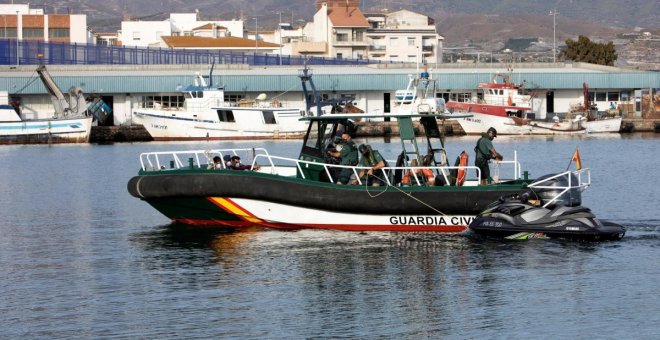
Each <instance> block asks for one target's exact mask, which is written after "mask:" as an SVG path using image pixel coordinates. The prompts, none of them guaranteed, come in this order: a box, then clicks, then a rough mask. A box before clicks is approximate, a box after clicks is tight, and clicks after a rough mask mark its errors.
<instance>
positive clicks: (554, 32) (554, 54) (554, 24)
mask: <svg viewBox="0 0 660 340" xmlns="http://www.w3.org/2000/svg"><path fill="white" fill-rule="evenodd" d="M557 14H559V12H557V8H556V7H555V9H554V10H553V11H550V15H552V62H553V63H556V62H557V21H556V16H557Z"/></svg>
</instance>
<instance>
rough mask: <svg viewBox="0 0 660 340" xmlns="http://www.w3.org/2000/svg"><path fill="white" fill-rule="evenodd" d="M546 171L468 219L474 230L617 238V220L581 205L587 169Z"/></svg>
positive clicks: (514, 235) (501, 235)
mask: <svg viewBox="0 0 660 340" xmlns="http://www.w3.org/2000/svg"><path fill="white" fill-rule="evenodd" d="M585 170H586V171H587V174H586V175H585V172H584V170H581V171H578V172H570V171H567V172H565V173H561V174H552V175H546V176H543V177H541V178H539V179H538V180H537V181H536V182H534V183H532V184H530V185H529V188H528V189H529V190H527V191H525V192H522V193H520V194H513V195H509V196H503V197H500V198H499V199H498V200H497V201H495V202H493V203H491V204H490V205H489V206H488V207H487V208H486V209H485V210H484V211H483V212H481V213H480V214H479V215H477V217H476V218H475V219H474V221H472V223H470V225H469V228H470V230H472V231H473V232H474V233H476V234H479V235H486V236H490V237H498V238H506V239H530V238H566V239H575V240H588V241H605V240H619V239H621V238H622V237H623V235H624V234H625V233H626V230H625V228H624V227H622V226H621V225H619V224H616V223H613V222H608V221H601V220H599V219H598V218H596V216H594V214H593V213H592V212H591V210H590V209H589V208H587V207H583V206H581V201H582V198H581V196H582V195H581V193H582V191H583V190H584V189H586V187H587V186H589V184H590V183H586V181H582V178H588V182H590V176H589V175H588V169H585Z"/></svg>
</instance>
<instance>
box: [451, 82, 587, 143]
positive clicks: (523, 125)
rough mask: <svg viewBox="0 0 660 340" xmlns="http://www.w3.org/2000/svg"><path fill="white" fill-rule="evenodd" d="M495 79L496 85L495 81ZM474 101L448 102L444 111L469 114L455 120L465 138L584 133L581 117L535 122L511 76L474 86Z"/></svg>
mask: <svg viewBox="0 0 660 340" xmlns="http://www.w3.org/2000/svg"><path fill="white" fill-rule="evenodd" d="M498 79H499V81H498ZM477 91H478V92H479V94H478V96H477V98H473V99H471V100H469V101H467V102H455V101H449V102H448V103H447V109H448V110H449V111H450V112H452V113H458V114H466V113H467V114H470V115H471V116H470V117H464V118H457V121H458V123H459V124H460V125H461V128H463V131H465V133H466V134H468V135H479V134H481V133H482V132H484V131H486V129H488V128H489V127H493V128H495V129H497V132H498V134H500V135H525V134H534V135H537V134H538V135H554V134H576V133H585V132H586V129H585V127H584V125H583V119H582V117H581V116H576V117H575V118H573V119H559V118H558V117H554V118H553V120H552V121H550V122H545V121H540V120H536V119H535V118H536V115H535V113H534V112H533V110H532V97H531V96H530V95H528V94H524V93H523V85H520V84H514V83H513V82H512V81H511V74H498V75H496V76H495V78H494V79H493V81H492V82H489V83H480V84H478V86H477Z"/></svg>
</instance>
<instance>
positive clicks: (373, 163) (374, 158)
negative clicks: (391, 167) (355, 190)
mask: <svg viewBox="0 0 660 340" xmlns="http://www.w3.org/2000/svg"><path fill="white" fill-rule="evenodd" d="M358 151H359V152H360V154H361V155H362V157H361V158H360V166H362V167H365V168H366V167H369V169H362V170H360V173H359V174H358V176H359V177H360V178H363V177H364V175H365V174H366V175H367V178H366V181H367V185H369V186H375V187H378V186H381V185H385V181H384V180H383V178H385V176H386V175H385V173H384V172H383V171H382V170H381V169H382V168H384V167H385V166H387V163H386V162H385V160H384V159H383V156H381V155H380V152H378V150H373V149H371V146H370V145H368V144H360V146H359V147H358ZM355 184H357V180H356V181H355Z"/></svg>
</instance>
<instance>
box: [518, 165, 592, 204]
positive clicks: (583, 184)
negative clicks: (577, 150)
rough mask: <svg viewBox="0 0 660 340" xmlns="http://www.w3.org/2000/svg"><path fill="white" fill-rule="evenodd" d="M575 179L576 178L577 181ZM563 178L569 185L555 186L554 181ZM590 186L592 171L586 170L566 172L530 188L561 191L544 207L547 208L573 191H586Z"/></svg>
mask: <svg viewBox="0 0 660 340" xmlns="http://www.w3.org/2000/svg"><path fill="white" fill-rule="evenodd" d="M573 177H575V179H574V178H573ZM562 178H566V179H567V184H566V185H565V186H561V185H555V184H556V183H553V181H555V180H558V179H562ZM576 182H577V183H576ZM551 184H553V185H551ZM590 185H591V170H590V169H588V168H585V169H581V170H577V171H564V172H562V173H559V174H556V175H554V176H551V177H548V178H544V179H542V180H539V181H536V182H534V183H531V184H530V185H529V186H528V187H529V188H531V189H552V190H561V192H560V193H559V194H558V195H556V196H555V197H553V198H552V199H551V200H549V201H548V202H546V203H545V204H544V205H543V207H544V208H545V207H547V206H549V205H550V204H552V203H554V202H555V201H557V200H558V199H559V198H560V197H562V196H563V195H566V194H569V195H570V192H571V190H579V191H584V190H585V189H587V187H589V186H590Z"/></svg>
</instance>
